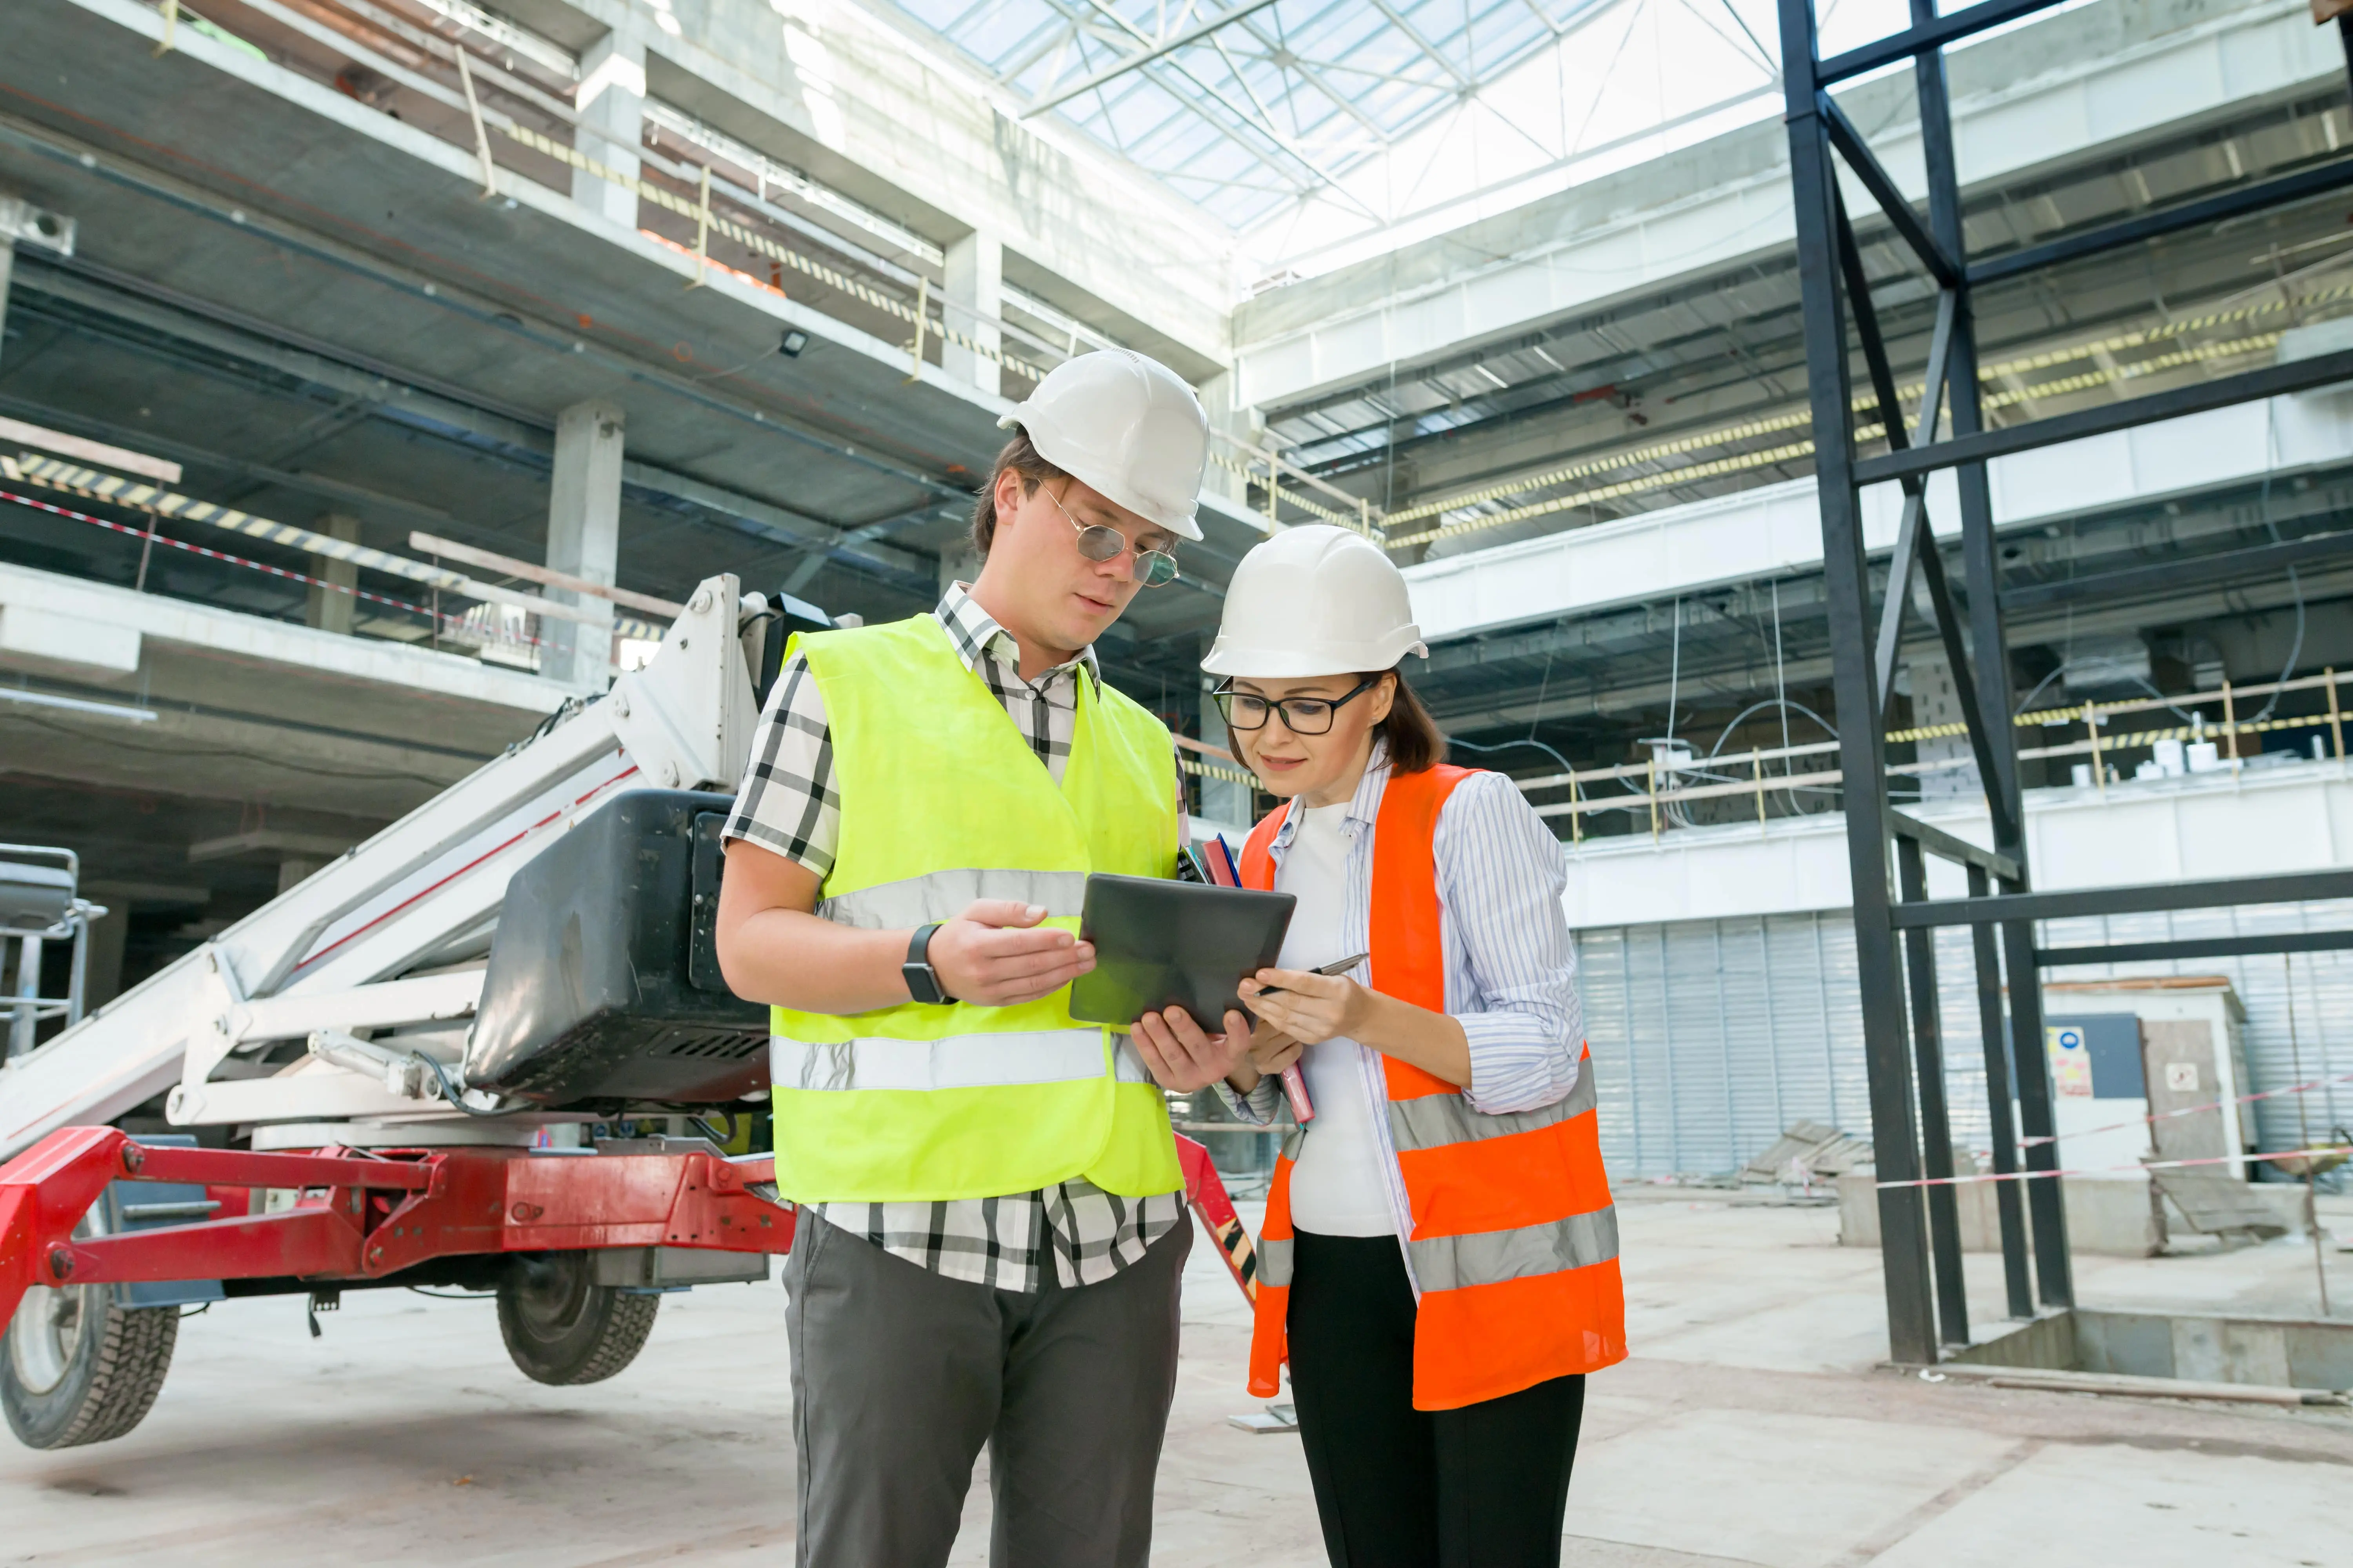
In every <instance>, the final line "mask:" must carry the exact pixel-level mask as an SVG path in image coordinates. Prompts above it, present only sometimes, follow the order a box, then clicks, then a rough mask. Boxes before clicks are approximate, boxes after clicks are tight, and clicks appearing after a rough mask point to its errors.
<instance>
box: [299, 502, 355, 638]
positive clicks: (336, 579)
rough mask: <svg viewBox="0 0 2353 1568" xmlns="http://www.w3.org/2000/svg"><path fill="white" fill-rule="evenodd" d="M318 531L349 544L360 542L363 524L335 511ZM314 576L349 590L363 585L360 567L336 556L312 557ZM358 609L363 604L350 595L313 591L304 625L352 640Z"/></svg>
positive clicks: (305, 609)
mask: <svg viewBox="0 0 2353 1568" xmlns="http://www.w3.org/2000/svg"><path fill="white" fill-rule="evenodd" d="M316 531H318V532H320V533H323V534H325V535H326V536H327V537H328V538H330V539H340V540H342V541H343V542H344V543H346V544H357V543H358V542H360V520H359V519H358V518H355V517H347V516H345V515H344V514H343V513H342V512H336V511H331V512H329V513H327V514H326V515H325V516H324V517H322V518H321V519H320V520H319V521H318V525H317V530H316ZM311 576H313V577H321V578H324V579H325V580H326V581H328V582H330V583H335V584H341V585H342V586H343V587H346V588H356V587H358V586H359V585H360V569H359V564H358V563H356V562H352V561H338V560H336V559H335V558H334V557H333V556H332V555H313V556H312V557H311ZM358 608H359V601H358V600H356V599H354V598H353V597H352V596H351V595H349V594H338V593H336V592H335V591H334V590H333V589H332V588H312V589H311V602H310V603H309V604H308V605H304V606H303V609H302V624H303V625H304V626H316V627H318V628H319V629H320V630H321V631H322V632H340V633H342V634H343V636H345V637H349V636H351V635H352V620H353V614H354V613H355V612H356V611H357V610H358Z"/></svg>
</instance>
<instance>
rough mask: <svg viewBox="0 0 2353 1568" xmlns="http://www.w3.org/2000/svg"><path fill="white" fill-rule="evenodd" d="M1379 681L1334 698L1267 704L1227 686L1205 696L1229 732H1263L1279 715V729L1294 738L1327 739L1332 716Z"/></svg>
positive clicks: (1362, 682)
mask: <svg viewBox="0 0 2353 1568" xmlns="http://www.w3.org/2000/svg"><path fill="white" fill-rule="evenodd" d="M1380 679H1381V678H1380V677H1379V676H1377V675H1368V676H1366V677H1365V679H1362V680H1359V681H1358V682H1356V685H1354V686H1352V687H1350V688H1349V689H1347V690H1346V691H1345V693H1343V694H1342V695H1340V696H1338V697H1284V698H1281V699H1277V700H1268V699H1267V698H1264V697H1254V696H1252V695H1251V694H1250V693H1249V692H1247V691H1236V690H1235V689H1233V688H1232V687H1230V686H1220V687H1219V688H1218V689H1216V690H1215V691H1212V692H1211V693H1209V695H1210V696H1211V697H1213V698H1215V699H1216V700H1217V703H1218V711H1219V712H1220V713H1222V714H1224V715H1225V719H1226V728H1227V729H1229V730H1263V729H1265V728H1266V721H1267V715H1268V714H1269V713H1280V714H1282V723H1283V728H1285V729H1287V730H1289V731H1291V732H1292V733H1293V734H1294V735H1328V734H1330V733H1331V732H1332V715H1334V714H1335V713H1337V712H1338V711H1339V710H1341V709H1343V708H1345V707H1346V706H1347V705H1348V704H1349V703H1351V702H1354V701H1355V700H1356V699H1357V698H1359V697H1362V696H1363V695H1364V694H1365V693H1366V692H1367V691H1370V690H1371V689H1373V688H1374V687H1376V686H1377V685H1379V684H1380Z"/></svg>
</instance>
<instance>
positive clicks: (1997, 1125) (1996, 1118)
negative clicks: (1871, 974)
mask: <svg viewBox="0 0 2353 1568" xmlns="http://www.w3.org/2000/svg"><path fill="white" fill-rule="evenodd" d="M1968 879H1969V892H1970V893H1971V895H1972V896H1975V895H1978V894H1982V893H1984V892H1986V891H1988V887H1987V884H1988V882H1989V878H1988V877H1987V875H1986V870H1985V868H1984V867H1982V866H1971V867H1969V868H1968ZM1969 950H1970V952H1971V955H1972V956H1974V957H1975V958H1976V960H1977V971H1978V1038H1979V1039H1980V1040H1982V1041H1983V1042H1984V1044H1985V1071H1986V1122H1987V1130H1988V1135H1989V1140H1990V1142H1992V1144H1993V1168H1994V1173H1995V1174H1996V1175H1999V1176H2008V1175H2010V1174H2012V1173H2015V1172H2016V1171H2017V1169H2018V1130H2017V1124H2016V1123H2015V1122H2014V1121H2012V1119H2011V1107H2010V1053H2009V1051H2008V1050H2007V1049H2006V1048H2005V1047H2004V1045H2003V1042H2004V1040H2005V1039H2006V1038H2007V1037H2008V1028H2007V1026H2006V1024H2005V1022H2004V1020H2003V1018H2002V1010H2001V958H2000V952H1999V950H1998V949H1997V948H1996V946H1995V943H1994V940H1993V928H1992V927H1991V926H1971V927H1970V928H1969ZM2018 1188H2019V1184H2018V1183H2016V1182H2010V1181H2002V1182H1996V1183H1995V1184H1993V1201H1994V1206H1995V1213H1996V1214H1997V1215H1999V1216H2000V1222H2001V1281H2002V1286H2003V1288H2004V1289H2005V1291H2006V1292H2007V1294H2008V1295H2009V1298H2010V1316H2011V1317H2013V1318H2021V1319H2023V1318H2031V1317H2032V1316H2034V1281H2033V1279H2032V1277H2031V1275H2030V1273H2029V1272H2028V1269H2027V1263H2026V1205H2025V1204H2024V1203H2023V1202H2021V1200H2020V1197H2019V1192H2018Z"/></svg>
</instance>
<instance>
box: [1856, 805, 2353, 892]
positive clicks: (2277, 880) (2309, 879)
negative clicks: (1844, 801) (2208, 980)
mask: <svg viewBox="0 0 2353 1568" xmlns="http://www.w3.org/2000/svg"><path fill="white" fill-rule="evenodd" d="M1851 787H1852V786H1850V788H1851ZM2316 899H2353V870H2332V871H2284V872H2280V873H2277V874H2274V875H2273V876H2268V877H2221V878H2217V879H2213V880H2211V881H2204V882H2157V883H2149V884H2147V885H2144V886H2141V887H2134V888H2079V889H2073V891H2069V892H2063V893H2004V894H2000V895H1999V896H1997V897H1994V898H1990V899H1934V900H1929V901H1928V902H1926V903H1920V904H1905V905H1903V906H1902V907H1901V908H1899V909H1897V910H1894V922H1895V923H1896V924H1897V925H1899V926H1905V927H1910V926H1957V925H1971V924H1975V923H1977V922H1978V921H2010V922H2023V921H2060V920H2072V919H2074V918H2076V917H2078V916H2083V915H2140V914H2153V913H2156V912H2157V911H2158V910H2222V909H2231V908H2234V907H2236V906H2237V905H2240V904H2295V903H2303V902H2306V900H2316Z"/></svg>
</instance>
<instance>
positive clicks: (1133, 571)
mask: <svg viewBox="0 0 2353 1568" xmlns="http://www.w3.org/2000/svg"><path fill="white" fill-rule="evenodd" d="M1046 499H1047V500H1050V501H1052V502H1053V503H1054V510H1057V511H1059V512H1060V513H1061V514H1062V515H1063V517H1065V518H1068V519H1069V521H1070V524H1071V527H1072V528H1075V529H1077V530H1078V531H1079V553H1080V554H1082V555H1083V556H1085V557H1086V558H1087V559H1088V560H1090V561H1115V560H1117V559H1118V558H1119V556H1120V553H1121V552H1123V551H1124V550H1126V549H1127V547H1128V544H1127V535H1125V534H1124V533H1122V532H1121V531H1119V530H1117V529H1115V528H1106V527H1105V526H1103V524H1102V523H1099V522H1096V523H1086V522H1081V521H1079V520H1078V519H1077V518H1075V517H1071V509H1070V508H1069V507H1066V506H1064V505H1063V504H1062V498H1061V497H1060V496H1058V495H1056V494H1055V493H1054V492H1053V491H1052V490H1047V491H1046ZM1128 575H1129V576H1130V577H1133V578H1134V579H1135V581H1136V582H1137V583H1138V584H1141V585H1142V586H1144V587H1146V588H1160V587H1166V585H1167V584H1171V583H1174V582H1175V581H1176V556H1175V555H1173V554H1171V553H1170V552H1167V551H1166V550H1139V551H1137V552H1135V564H1134V565H1133V566H1131V567H1129V568H1128Z"/></svg>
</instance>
